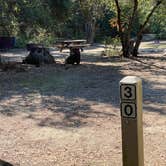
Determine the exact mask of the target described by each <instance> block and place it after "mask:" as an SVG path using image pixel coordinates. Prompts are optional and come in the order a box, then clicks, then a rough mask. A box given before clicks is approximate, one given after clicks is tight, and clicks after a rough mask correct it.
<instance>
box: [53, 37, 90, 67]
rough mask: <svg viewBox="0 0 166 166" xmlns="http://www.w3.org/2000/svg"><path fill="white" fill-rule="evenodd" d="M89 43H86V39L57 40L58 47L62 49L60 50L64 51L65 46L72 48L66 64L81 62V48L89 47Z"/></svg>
mask: <svg viewBox="0 0 166 166" xmlns="http://www.w3.org/2000/svg"><path fill="white" fill-rule="evenodd" d="M87 46H88V44H86V40H83V39H81V40H61V41H58V42H56V47H58V48H59V49H60V52H62V50H63V49H64V48H67V49H69V50H70V56H69V57H67V59H66V60H65V63H66V64H74V63H77V64H79V63H80V56H81V53H80V50H81V51H83V48H84V47H87Z"/></svg>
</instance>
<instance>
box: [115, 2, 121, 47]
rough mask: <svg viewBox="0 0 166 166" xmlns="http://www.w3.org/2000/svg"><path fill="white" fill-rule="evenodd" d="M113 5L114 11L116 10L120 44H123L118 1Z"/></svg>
mask: <svg viewBox="0 0 166 166" xmlns="http://www.w3.org/2000/svg"><path fill="white" fill-rule="evenodd" d="M115 4H116V9H117V22H118V26H119V33H120V38H121V42H122V44H123V31H122V24H121V9H120V5H119V1H118V0H115Z"/></svg>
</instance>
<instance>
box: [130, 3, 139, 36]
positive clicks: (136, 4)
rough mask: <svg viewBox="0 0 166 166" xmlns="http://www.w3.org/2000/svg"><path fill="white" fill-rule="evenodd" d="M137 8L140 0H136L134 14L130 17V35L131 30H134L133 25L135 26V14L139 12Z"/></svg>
mask: <svg viewBox="0 0 166 166" xmlns="http://www.w3.org/2000/svg"><path fill="white" fill-rule="evenodd" d="M137 8H138V0H134V7H133V12H132V15H131V17H130V19H129V24H128V30H127V31H128V35H130V33H131V30H132V26H133V22H134V18H135V14H136V12H137Z"/></svg>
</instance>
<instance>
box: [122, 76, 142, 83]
mask: <svg viewBox="0 0 166 166" xmlns="http://www.w3.org/2000/svg"><path fill="white" fill-rule="evenodd" d="M138 82H141V79H140V78H139V77H136V76H126V77H124V78H123V79H122V80H121V81H120V84H136V83H138Z"/></svg>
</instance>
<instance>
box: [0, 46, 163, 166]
mask: <svg viewBox="0 0 166 166" xmlns="http://www.w3.org/2000/svg"><path fill="white" fill-rule="evenodd" d="M101 50H102V49H101V48H98V49H97V50H96V49H89V50H85V52H84V53H83V56H82V64H81V65H79V66H68V67H65V66H63V65H62V64H61V63H60V62H61V61H62V60H63V59H62V60H61V59H59V63H58V64H55V65H51V66H42V67H40V68H35V67H32V68H30V69H28V71H27V72H14V71H9V72H7V73H6V72H0V159H3V160H6V161H8V162H10V163H13V164H14V165H15V166H121V165H122V162H121V161H122V154H121V124H120V111H119V88H118V84H119V81H120V80H121V79H122V78H123V77H124V76H127V75H135V76H139V77H141V78H142V79H143V92H144V107H143V111H144V112H143V113H144V119H143V120H144V143H145V144H144V147H145V165H146V166H165V165H166V162H165V161H166V156H165V154H166V143H165V140H166V67H165V64H166V56H164V55H163V54H155V53H151V54H142V55H141V56H143V57H144V58H139V59H138V60H127V59H123V60H121V59H120V58H118V57H112V58H103V57H101V56H100V55H99V53H100V51H101ZM64 56H65V52H64Z"/></svg>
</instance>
